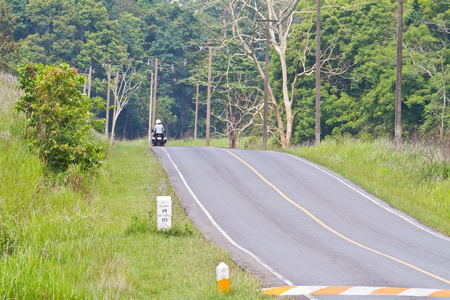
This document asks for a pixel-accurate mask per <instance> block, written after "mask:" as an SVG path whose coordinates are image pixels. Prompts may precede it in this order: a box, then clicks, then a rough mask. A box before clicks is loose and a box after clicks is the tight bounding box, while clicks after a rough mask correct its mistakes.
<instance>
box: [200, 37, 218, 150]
mask: <svg viewBox="0 0 450 300" xmlns="http://www.w3.org/2000/svg"><path fill="white" fill-rule="evenodd" d="M203 45H205V46H208V47H209V59H208V90H207V98H206V146H207V147H209V137H210V126H211V64H212V53H211V48H212V46H215V45H218V44H213V43H204V44H203Z"/></svg>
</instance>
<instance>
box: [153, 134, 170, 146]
mask: <svg viewBox="0 0 450 300" xmlns="http://www.w3.org/2000/svg"><path fill="white" fill-rule="evenodd" d="M166 143H167V138H166V137H165V136H164V134H163V133H157V134H155V135H154V136H152V146H164V145H165V144H166Z"/></svg>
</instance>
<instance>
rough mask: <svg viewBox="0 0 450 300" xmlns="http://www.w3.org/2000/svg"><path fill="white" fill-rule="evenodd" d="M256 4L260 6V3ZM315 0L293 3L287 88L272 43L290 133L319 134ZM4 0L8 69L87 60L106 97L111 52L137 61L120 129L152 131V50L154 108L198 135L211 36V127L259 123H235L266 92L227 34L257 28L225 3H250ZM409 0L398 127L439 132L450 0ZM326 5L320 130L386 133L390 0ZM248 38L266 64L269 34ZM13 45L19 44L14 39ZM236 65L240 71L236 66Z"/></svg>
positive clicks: (447, 115) (443, 122)
mask: <svg viewBox="0 0 450 300" xmlns="http://www.w3.org/2000/svg"><path fill="white" fill-rule="evenodd" d="M244 2H245V1H244ZM284 2H288V1H284ZM284 2H283V1H279V2H278V3H284ZM258 3H259V2H258ZM263 3H264V2H261V9H260V12H262V13H263V14H265V11H264V9H266V8H265V6H264V5H265V4H264V5H262V4H263ZM315 3H316V1H313V0H301V1H299V2H298V5H297V7H296V8H295V11H296V12H297V14H296V15H295V16H296V19H295V20H294V24H293V25H292V27H291V32H290V33H289V39H288V41H287V45H286V46H287V47H286V53H285V60H286V64H287V79H286V80H287V84H288V86H289V89H288V90H287V91H283V85H282V82H283V78H282V75H283V74H282V73H281V69H282V62H281V60H280V58H279V57H278V55H277V53H276V52H275V51H274V48H272V49H271V58H270V84H271V86H272V90H273V93H274V97H275V99H277V103H278V109H279V110H280V112H281V118H283V119H286V111H285V108H284V106H283V105H282V102H283V100H282V99H283V97H289V98H291V99H293V102H292V103H293V106H292V110H293V111H292V116H293V124H292V128H293V129H292V131H293V132H292V144H297V143H301V142H303V141H307V140H312V139H313V138H314V126H315V122H314V118H315V114H314V105H315V81H314V65H315V55H314V53H315V22H316V17H315ZM7 4H8V5H9V7H10V8H12V11H10V10H9V9H8V7H7V6H6V4H5V3H4V2H2V1H0V9H1V11H2V12H3V14H4V15H5V18H3V17H2V22H4V23H5V22H6V23H7V26H6V27H5V26H4V25H3V27H1V28H0V37H7V36H10V37H11V36H12V33H11V32H10V31H11V28H14V34H13V35H14V38H15V42H16V43H18V42H19V41H20V45H21V47H20V51H19V55H18V59H9V60H8V61H7V63H8V67H9V68H14V67H15V66H16V64H17V63H19V62H20V63H42V64H48V65H50V64H60V63H67V64H69V65H71V66H75V67H76V68H77V69H78V70H79V72H80V73H84V74H85V73H86V72H87V70H88V68H89V66H92V67H93V68H94V70H95V72H94V74H93V80H92V88H91V95H92V96H99V97H102V98H103V99H104V102H106V98H107V96H106V95H107V86H108V85H107V81H106V80H107V62H109V61H111V62H112V72H113V76H114V74H115V73H117V72H119V71H120V70H121V67H122V66H121V62H123V61H125V60H126V61H132V62H133V63H134V66H135V67H136V68H137V70H138V72H140V73H141V74H142V75H144V76H147V78H148V80H144V82H143V83H142V86H141V88H140V89H139V90H138V91H137V92H136V93H134V94H133V95H132V96H131V98H130V101H129V103H128V104H127V105H126V106H125V107H124V109H123V112H122V113H121V115H120V116H119V118H118V120H117V125H116V130H115V131H116V135H117V136H119V137H123V138H130V139H132V138H137V137H141V136H145V135H147V133H148V132H147V131H148V118H149V117H148V115H149V113H148V110H149V102H150V90H151V89H150V74H149V73H152V72H154V71H155V70H154V64H153V60H151V59H154V58H156V57H157V58H158V59H159V70H158V90H157V99H158V100H157V108H156V109H157V116H158V118H160V119H162V121H163V123H164V124H165V125H166V128H167V129H168V134H169V136H170V137H172V138H174V137H178V138H180V137H184V136H192V135H193V132H194V112H195V99H196V93H195V92H196V86H197V85H198V86H199V87H200V88H199V91H200V94H199V102H200V103H199V119H198V120H199V122H198V124H199V128H198V132H199V136H202V135H203V134H204V131H205V121H204V120H205V113H206V112H205V111H206V107H205V100H206V83H207V66H208V51H207V50H208V47H204V46H202V43H206V42H215V43H216V44H218V45H217V46H215V47H214V48H215V49H214V50H213V56H214V58H213V70H212V75H213V80H212V82H213V89H212V111H213V115H215V116H213V117H212V121H211V124H212V125H213V126H214V129H213V132H217V133H218V134H223V135H228V136H231V137H233V136H236V135H240V134H244V135H245V134H258V135H259V134H260V133H261V124H262V120H261V111H259V112H258V113H257V114H254V119H253V121H252V124H251V125H250V126H248V127H246V128H245V130H244V131H241V129H242V126H244V124H241V125H239V126H238V125H237V124H236V118H238V116H237V115H235V114H236V113H237V112H238V111H241V112H242V109H243V107H245V105H246V104H245V101H248V99H249V98H250V102H247V104H248V103H253V107H259V108H261V105H260V103H261V101H262V98H263V93H261V92H260V91H262V90H263V80H262V79H261V76H260V75H261V74H260V73H259V74H258V72H256V66H255V64H252V63H251V62H250V61H248V60H246V59H247V58H245V56H246V55H248V54H249V53H248V51H247V53H246V51H243V50H242V49H241V48H240V47H241V46H242V45H240V43H239V41H237V40H236V39H234V34H236V32H237V31H239V32H242V33H245V34H247V36H248V37H252V36H259V37H264V25H263V24H258V23H257V22H254V23H245V20H244V19H241V20H240V21H239V22H238V23H237V24H232V23H231V21H230V20H231V19H232V17H231V15H230V13H236V14H239V15H241V16H243V15H245V16H246V17H247V18H250V19H251V18H253V21H255V20H256V19H257V18H258V17H259V16H256V15H252V14H251V12H250V11H248V12H247V13H246V12H245V10H246V9H248V8H246V7H245V6H239V4H238V2H236V1H232V0H220V1H211V0H198V1H168V0H137V1H114V0H104V1H99V0H8V2H7ZM404 5H405V8H404V10H405V13H404V26H403V31H404V35H403V44H404V48H403V60H404V61H403V66H404V67H403V99H402V101H403V105H402V111H403V112H402V116H403V119H402V127H403V131H404V136H406V137H408V136H410V135H412V134H415V133H420V134H425V135H429V134H432V135H436V136H439V137H440V139H441V140H443V139H446V138H448V135H449V122H450V110H449V108H448V107H449V106H448V86H447V85H448V83H449V80H450V79H449V78H450V74H449V73H450V67H449V62H450V49H449V47H448V44H449V40H450V34H449V32H450V29H449V28H450V4H449V3H448V1H443V0H408V1H405V3H404ZM322 6H323V9H322V18H321V27H322V30H323V32H322V42H321V49H322V60H323V61H322V62H321V64H322V67H321V71H322V73H323V76H322V81H321V86H322V88H321V93H322V95H321V96H322V115H321V119H322V122H321V123H322V136H323V137H326V136H330V135H351V136H360V137H372V136H387V137H389V136H392V135H393V131H394V101H395V100H394V99H395V26H396V9H397V1H394V0H380V1H364V0H352V1H340V0H337V1H334V2H333V3H328V1H324V2H323V3H322ZM224 7H225V8H227V9H223V8H224ZM245 13H246V14H245ZM14 21H15V24H14ZM235 25H236V26H235ZM12 26H13V27H12ZM9 44H10V45H12V44H11V43H9ZM253 46H254V49H256V50H255V51H256V53H254V55H255V57H256V58H257V60H258V64H259V65H260V66H263V63H264V40H263V39H262V38H261V39H259V40H255V44H254V45H253ZM11 47H13V46H11ZM2 49H3V48H2ZM8 53H14V51H13V48H11V49H10V50H8ZM2 57H4V56H3V55H2ZM233 65H238V66H233ZM236 72H238V73H239V74H241V75H242V76H241V75H239V76H236V75H237V74H238V73H236ZM297 75H298V76H297ZM113 78H114V77H113ZM112 81H113V79H112ZM243 85H246V87H245V88H243ZM291 87H292V89H291ZM255 91H258V92H255ZM286 93H288V95H285V94H286ZM233 99H234V100H233ZM237 99H241V100H237ZM246 99H247V100H246ZM236 101H238V102H237V103H236ZM242 101H244V103H243V102H242ZM233 103H236V104H233ZM242 104H244V105H242ZM271 112H272V115H271V116H272V119H271V120H270V122H269V125H270V129H271V132H272V133H274V134H275V137H276V136H277V133H276V132H277V126H279V125H277V122H276V119H275V115H274V107H272V110H271ZM233 115H235V116H233ZM252 116H253V115H252ZM101 117H103V116H101ZM233 118H235V120H233ZM244 123H248V121H247V122H244Z"/></svg>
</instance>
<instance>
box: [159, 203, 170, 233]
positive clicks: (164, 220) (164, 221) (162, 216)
mask: <svg viewBox="0 0 450 300" xmlns="http://www.w3.org/2000/svg"><path fill="white" fill-rule="evenodd" d="M156 203H157V217H158V230H165V229H170V228H171V227H172V198H171V197H170V196H158V197H156Z"/></svg>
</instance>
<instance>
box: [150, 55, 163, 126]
mask: <svg viewBox="0 0 450 300" xmlns="http://www.w3.org/2000/svg"><path fill="white" fill-rule="evenodd" d="M151 60H154V61H155V80H154V83H153V84H154V87H153V108H152V128H154V127H155V121H156V93H157V90H158V61H164V59H158V58H150V59H149V60H148V61H147V64H149V63H150V61H151Z"/></svg>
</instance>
